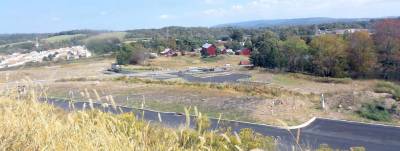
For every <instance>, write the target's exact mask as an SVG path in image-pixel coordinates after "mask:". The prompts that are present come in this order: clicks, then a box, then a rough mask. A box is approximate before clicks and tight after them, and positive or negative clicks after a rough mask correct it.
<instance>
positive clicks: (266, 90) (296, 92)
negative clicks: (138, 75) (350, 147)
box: [0, 56, 400, 125]
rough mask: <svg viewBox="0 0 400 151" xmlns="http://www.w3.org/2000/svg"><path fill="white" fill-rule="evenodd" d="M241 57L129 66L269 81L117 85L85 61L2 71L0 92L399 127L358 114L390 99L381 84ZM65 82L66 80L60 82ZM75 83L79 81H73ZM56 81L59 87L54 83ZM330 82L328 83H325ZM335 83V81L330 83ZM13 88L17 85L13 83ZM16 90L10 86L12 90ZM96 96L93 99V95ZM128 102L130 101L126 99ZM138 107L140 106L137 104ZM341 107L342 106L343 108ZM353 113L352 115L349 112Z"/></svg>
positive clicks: (265, 119)
mask: <svg viewBox="0 0 400 151" xmlns="http://www.w3.org/2000/svg"><path fill="white" fill-rule="evenodd" d="M241 59H246V58H245V57H243V56H221V57H220V58H217V59H212V60H203V59H201V58H198V57H189V56H179V57H172V58H169V57H160V58H157V59H155V60H151V61H150V63H149V65H145V66H126V67H125V68H126V69H128V70H134V71H143V72H151V71H152V70H166V69H173V70H183V69H187V68H189V67H216V66H224V65H225V64H231V65H232V72H238V73H246V74H250V75H252V78H251V80H253V81H268V83H266V84H257V85H254V86H252V85H245V84H240V85H229V84H228V85H224V84H222V85H221V84H215V85H208V84H189V83H185V82H184V81H182V80H174V81H170V82H168V83H165V82H162V81H156V80H150V81H148V80H133V81H131V80H113V79H114V78H116V76H115V75H106V74H103V71H104V70H106V69H107V68H109V67H110V64H111V63H112V62H114V61H115V60H114V59H110V58H108V59H94V60H90V59H89V60H82V61H77V62H74V63H68V64H63V63H60V64H55V65H49V66H40V67H30V68H22V69H19V70H11V71H0V82H1V83H3V84H1V83H0V88H5V87H6V86H7V85H6V84H4V83H6V82H17V81H21V80H22V79H26V80H25V81H27V80H28V79H29V80H32V81H38V83H40V84H41V85H42V86H43V87H45V88H47V92H48V95H49V96H51V97H63V98H68V97H70V93H71V91H72V92H73V93H74V97H76V98H77V99H79V96H80V93H81V92H84V91H85V90H89V91H92V90H93V89H95V90H97V91H99V93H100V95H101V96H102V97H105V96H108V95H112V96H114V97H115V100H116V102H117V103H119V104H121V105H130V106H137V105H138V104H140V103H141V102H142V96H145V98H146V107H147V108H149V109H155V110H162V111H174V112H182V111H183V107H185V106H186V107H187V106H198V108H199V110H201V111H202V112H204V114H207V115H210V116H213V117H218V116H219V115H220V114H222V115H223V117H224V118H228V119H237V120H244V121H257V122H260V123H266V124H274V125H279V124H280V123H279V122H278V121H277V119H279V120H282V121H285V122H286V123H288V124H289V125H298V124H300V123H303V122H305V121H308V120H309V119H310V118H312V117H314V116H318V117H325V118H334V119H346V120H356V121H364V122H375V123H385V124H395V125H399V124H400V122H399V120H398V119H394V120H391V121H390V122H376V121H372V120H368V119H364V118H362V117H360V116H359V115H358V114H356V112H355V111H357V109H358V108H360V107H361V105H362V104H363V103H369V102H373V101H381V100H387V99H388V98H386V96H387V95H382V94H379V93H375V91H378V89H375V87H376V86H377V84H378V83H379V82H380V81H379V80H351V79H320V78H318V77H314V76H308V75H302V74H287V73H275V72H270V71H264V70H258V69H256V70H247V69H241V68H239V66H238V65H237V64H236V63H237V62H239V61H240V60H241ZM62 79H63V80H62ZM70 79H76V80H70ZM56 81H58V82H56ZM327 81H328V82H327ZM332 81H334V82H332ZM14 85H15V83H14ZM12 86H13V85H11V87H12ZM380 86H381V87H380V88H379V90H380V91H383V90H384V92H393V94H397V87H395V86H391V85H389V86H390V87H388V86H387V85H384V86H385V87H383V88H385V89H383V88H382V85H380ZM322 93H324V95H325V97H326V100H327V105H328V106H329V108H328V109H326V110H322V109H321V108H320V107H321V104H320V96H321V94H322ZM92 95H94V94H92ZM127 98H128V99H127ZM139 102H140V103H139ZM339 106H342V107H341V108H339ZM350 107H351V108H352V109H351V110H349V109H348V108H350Z"/></svg>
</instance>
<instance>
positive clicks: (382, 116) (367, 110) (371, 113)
mask: <svg viewBox="0 0 400 151" xmlns="http://www.w3.org/2000/svg"><path fill="white" fill-rule="evenodd" d="M358 113H359V114H360V116H361V117H364V118H367V119H371V120H374V121H390V120H391V115H390V113H389V111H388V110H387V109H385V107H383V106H382V105H379V104H378V103H376V102H375V103H367V104H363V105H362V107H361V109H360V110H359V111H358Z"/></svg>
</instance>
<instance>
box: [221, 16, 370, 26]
mask: <svg viewBox="0 0 400 151" xmlns="http://www.w3.org/2000/svg"><path fill="white" fill-rule="evenodd" d="M371 19H372V18H327V17H315V18H296V19H275V20H254V21H245V22H237V23H228V24H221V25H216V26H214V27H237V28H260V27H273V26H298V25H314V24H329V23H339V22H340V23H347V22H360V21H370V20H371Z"/></svg>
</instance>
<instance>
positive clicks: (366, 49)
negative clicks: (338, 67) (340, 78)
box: [347, 32, 377, 77]
mask: <svg viewBox="0 0 400 151" xmlns="http://www.w3.org/2000/svg"><path fill="white" fill-rule="evenodd" d="M347 58H348V63H349V68H350V71H351V72H352V75H353V76H355V77H358V76H366V74H367V73H369V72H371V71H373V70H374V67H375V66H376V63H377V57H376V53H375V50H374V43H373V40H372V38H371V37H370V36H369V33H368V32H355V33H353V34H351V35H350V36H349V46H348V57H347Z"/></svg>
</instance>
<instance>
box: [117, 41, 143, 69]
mask: <svg viewBox="0 0 400 151" xmlns="http://www.w3.org/2000/svg"><path fill="white" fill-rule="evenodd" d="M147 53H148V51H147V49H146V48H143V47H142V46H140V45H139V46H138V45H134V44H124V45H123V46H122V48H121V49H120V50H119V51H118V52H117V63H118V64H119V65H126V64H144V61H145V60H146V59H148V55H147Z"/></svg>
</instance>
